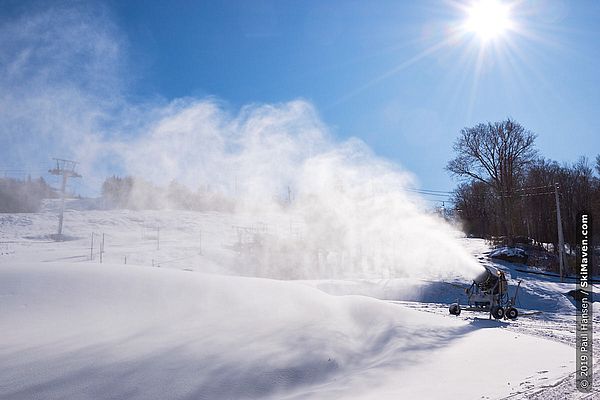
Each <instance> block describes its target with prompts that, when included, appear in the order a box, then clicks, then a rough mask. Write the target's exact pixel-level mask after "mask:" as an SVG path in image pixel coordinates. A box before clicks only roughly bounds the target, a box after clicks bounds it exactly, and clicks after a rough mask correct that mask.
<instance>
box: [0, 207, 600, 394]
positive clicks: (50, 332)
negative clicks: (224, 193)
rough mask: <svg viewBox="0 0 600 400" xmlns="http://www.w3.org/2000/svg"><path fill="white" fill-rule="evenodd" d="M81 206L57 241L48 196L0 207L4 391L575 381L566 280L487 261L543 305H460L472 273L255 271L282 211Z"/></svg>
mask: <svg viewBox="0 0 600 400" xmlns="http://www.w3.org/2000/svg"><path fill="white" fill-rule="evenodd" d="M78 208H79V209H78V210H77V209H75V207H71V209H70V210H69V211H68V212H67V213H66V214H65V233H66V234H67V235H68V238H69V239H70V240H67V241H63V242H55V241H53V240H51V237H50V236H49V235H50V234H51V233H53V232H54V230H55V228H56V223H57V221H56V214H55V213H54V212H53V210H52V209H51V208H49V209H48V210H46V211H45V212H42V213H38V214H3V215H0V332H2V333H1V335H0V398H2V399H4V398H6V399H33V398H39V399H65V398H68V399H108V398H111V399H112V398H128V399H245V398H274V399H304V398H316V399H340V398H347V399H355V398H360V399H363V398H372V399H386V398H390V399H392V398H393V399H398V398H403V399H455V398H457V399H458V398H460V399H480V398H484V399H485V398H490V399H497V398H542V399H554V398H556V399H558V398H561V399H565V398H586V397H585V396H583V395H580V394H578V393H577V392H576V391H575V389H574V382H573V376H574V358H575V350H574V348H573V342H574V325H575V324H574V307H573V305H572V304H571V303H570V301H569V300H568V299H567V298H566V297H565V296H564V295H563V293H565V292H567V291H568V290H570V289H572V285H570V284H561V283H557V282H554V281H553V280H552V279H551V278H540V277H539V276H531V277H530V276H525V275H524V274H520V275H518V276H517V275H516V274H517V272H516V271H515V270H514V266H513V265H512V264H509V263H503V264H495V265H497V266H499V267H500V268H503V269H505V270H506V271H507V272H508V275H509V276H510V277H511V278H517V279H521V280H522V284H521V292H520V294H521V295H520V304H518V305H519V308H520V309H521V310H522V311H523V312H524V313H531V312H532V311H542V313H541V314H531V315H523V316H522V317H520V318H519V319H518V320H516V321H511V322H499V321H493V320H488V319H487V315H477V314H474V313H467V312H464V313H462V314H461V315H460V316H459V317H455V316H450V315H449V314H448V312H447V303H449V302H453V301H455V300H456V299H457V298H460V297H461V296H462V293H463V291H462V287H463V285H465V284H466V283H468V280H469V277H464V276H459V275H456V274H450V275H448V276H444V277H443V278H438V279H436V278H435V277H433V276H431V277H429V278H427V277H403V278H398V277H396V276H395V275H394V274H393V273H392V271H391V270H390V269H382V270H369V271H368V274H367V275H365V276H358V277H347V276H343V274H342V273H341V272H340V276H339V277H338V276H328V277H327V279H304V280H275V279H270V278H267V277H268V276H271V275H276V274H274V273H273V271H272V270H271V269H270V268H271V264H265V263H263V262H258V261H260V260H258V261H257V257H258V256H257V253H258V252H259V251H260V248H261V246H260V244H261V240H262V239H261V238H264V237H265V236H266V235H267V234H270V235H276V236H277V237H279V238H290V240H293V238H295V237H298V236H301V235H303V232H302V226H301V224H299V223H297V222H296V221H293V220H291V219H290V220H286V221H280V220H277V218H273V219H266V220H265V219H262V220H260V221H258V220H255V219H253V218H252V217H251V216H239V215H236V216H234V215H229V214H218V213H194V212H181V211H169V212H156V211H119V210H115V211H99V210H85V207H78ZM82 208H83V209H82ZM102 235H104V252H103V253H102V263H100V256H101V255H100V253H99V243H101V241H102ZM92 237H93V241H94V245H93V246H92ZM457 240H460V241H461V243H462V246H464V247H466V248H467V249H468V250H469V251H470V252H471V253H472V254H473V255H475V256H476V257H480V258H481V262H482V263H490V262H492V261H490V260H489V259H487V258H486V257H485V253H486V252H487V251H488V248H487V246H486V244H485V243H484V242H483V241H480V240H474V239H472V240H467V239H457ZM257 249H258V250H257ZM277 260H278V261H281V260H284V261H285V260H286V259H285V258H278V259H277ZM316 260H317V261H316V262H319V259H318V257H317V259H316ZM325 261H327V260H325ZM321 262H324V261H321ZM265 266H267V267H265ZM286 267H288V268H292V267H293V266H286V265H283V266H281V268H282V269H283V270H285V268H286ZM279 272H281V270H279ZM286 275H289V272H286ZM292 275H293V274H292ZM253 276H254V277H253ZM256 276H261V277H260V278H257V277H256ZM298 276H299V277H300V278H303V276H302V274H298ZM512 283H513V281H512V280H511V284H512ZM511 290H514V288H513V287H511ZM595 320H596V322H597V321H598V317H596V318H595ZM595 348H596V349H597V350H600V343H597V342H596V345H595ZM596 355H598V353H597V352H596ZM596 360H598V357H596ZM598 362H600V360H598V361H597V362H596V365H599V364H598ZM587 398H592V397H591V396H590V395H588V397H587Z"/></svg>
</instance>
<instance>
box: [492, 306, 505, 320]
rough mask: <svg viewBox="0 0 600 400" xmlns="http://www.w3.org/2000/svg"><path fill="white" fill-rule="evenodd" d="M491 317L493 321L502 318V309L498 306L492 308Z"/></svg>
mask: <svg viewBox="0 0 600 400" xmlns="http://www.w3.org/2000/svg"><path fill="white" fill-rule="evenodd" d="M492 317H494V318H495V319H502V318H504V308H502V307H500V306H494V307H492Z"/></svg>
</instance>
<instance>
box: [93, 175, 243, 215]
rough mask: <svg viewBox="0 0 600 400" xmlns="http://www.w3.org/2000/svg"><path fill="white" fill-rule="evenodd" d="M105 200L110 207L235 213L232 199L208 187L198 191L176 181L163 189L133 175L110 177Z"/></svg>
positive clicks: (106, 183)
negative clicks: (232, 211)
mask: <svg viewBox="0 0 600 400" xmlns="http://www.w3.org/2000/svg"><path fill="white" fill-rule="evenodd" d="M102 200H103V203H104V206H105V207H106V208H127V209H139V210H157V209H164V208H172V209H178V210H194V211H231V210H232V209H233V208H234V202H233V200H232V199H230V198H229V197H227V196H225V195H223V194H221V193H219V192H216V191H211V190H210V189H209V188H206V187H204V188H199V189H198V190H195V191H194V190H191V189H189V188H188V187H186V186H184V185H182V184H180V183H178V182H177V181H175V180H173V181H171V183H170V184H169V185H168V186H166V187H162V186H158V185H155V184H153V183H151V182H149V181H147V180H145V179H143V178H138V177H133V176H125V177H119V176H116V175H114V176H111V177H109V178H107V179H106V180H105V181H104V183H103V184H102Z"/></svg>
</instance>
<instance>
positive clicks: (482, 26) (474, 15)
mask: <svg viewBox="0 0 600 400" xmlns="http://www.w3.org/2000/svg"><path fill="white" fill-rule="evenodd" d="M464 28H465V30H466V31H467V32H471V33H474V34H475V35H477V36H478V37H479V38H480V39H481V40H482V41H484V42H487V41H489V40H493V39H496V38H498V37H500V36H502V35H503V34H504V33H506V31H508V30H509V29H510V28H511V20H510V10H509V7H508V6H507V5H506V4H503V3H502V2H500V1H498V0H479V1H477V2H474V3H473V4H472V5H471V6H470V7H469V8H468V9H467V19H466V21H465V24H464Z"/></svg>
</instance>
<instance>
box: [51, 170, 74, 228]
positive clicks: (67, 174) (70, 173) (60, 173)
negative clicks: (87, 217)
mask: <svg viewBox="0 0 600 400" xmlns="http://www.w3.org/2000/svg"><path fill="white" fill-rule="evenodd" d="M53 160H54V161H56V167H55V168H52V169H50V170H48V172H49V173H51V174H52V175H56V176H62V184H61V187H60V193H61V196H60V213H59V215H58V238H60V237H62V228H63V216H64V213H65V191H66V189H67V180H68V179H69V178H81V175H79V174H78V173H77V172H75V167H76V166H77V164H78V163H77V161H71V160H63V159H61V158H53Z"/></svg>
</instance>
